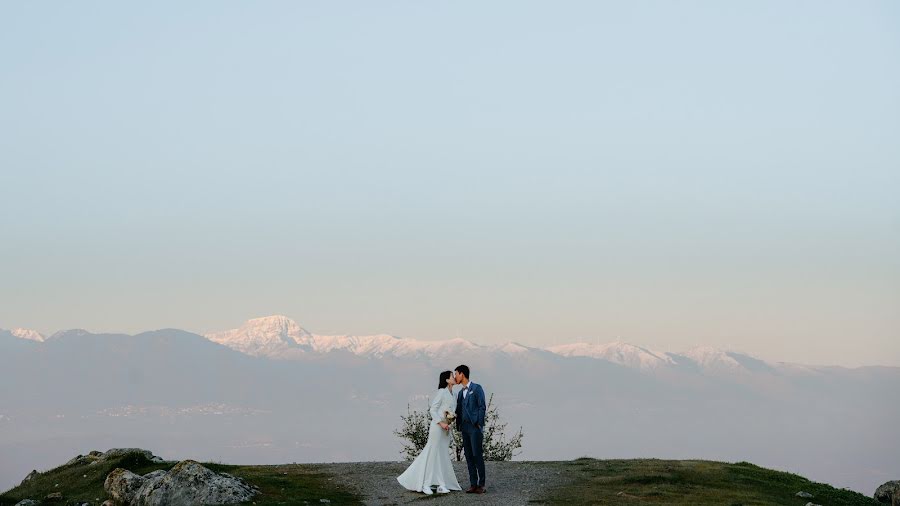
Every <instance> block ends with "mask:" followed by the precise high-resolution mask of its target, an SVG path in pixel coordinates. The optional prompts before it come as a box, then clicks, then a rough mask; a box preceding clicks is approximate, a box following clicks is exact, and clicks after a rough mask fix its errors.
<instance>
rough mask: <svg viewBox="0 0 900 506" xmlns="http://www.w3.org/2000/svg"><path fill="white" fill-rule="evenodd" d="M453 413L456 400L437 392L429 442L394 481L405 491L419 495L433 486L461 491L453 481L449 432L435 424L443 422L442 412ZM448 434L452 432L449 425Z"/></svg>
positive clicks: (457, 483)
mask: <svg viewBox="0 0 900 506" xmlns="http://www.w3.org/2000/svg"><path fill="white" fill-rule="evenodd" d="M445 411H449V412H451V413H456V397H455V396H454V395H453V394H452V393H450V390H449V389H447V388H439V389H438V391H437V394H435V396H434V399H433V400H432V401H431V408H430V409H429V412H430V414H431V424H430V425H429V428H428V442H427V443H425V448H423V449H422V453H420V454H419V456H418V457H416V459H415V460H413V463H412V464H410V465H409V467H408V468H406V471H404V472H403V474H401V475H400V476H398V477H397V481H399V482H400V484H401V485H403V487H404V488H407V489H409V490H414V491H416V492H421V491H422V489H424V488H426V487H427V488H431V487H432V486H435V485H436V486H439V487H444V488H446V489H448V490H462V488H461V487H460V486H459V482H458V481H456V473H454V472H453V464H451V463H450V437H451V436H450V432H448V431H446V430H444V429H442V428H441V426H440V425H438V422H440V421H441V420H443V419H444V412H445ZM450 430H453V427H452V425H451V427H450Z"/></svg>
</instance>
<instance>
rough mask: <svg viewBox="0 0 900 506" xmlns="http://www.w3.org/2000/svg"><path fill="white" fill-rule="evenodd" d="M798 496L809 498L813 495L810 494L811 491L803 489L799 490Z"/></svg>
mask: <svg viewBox="0 0 900 506" xmlns="http://www.w3.org/2000/svg"><path fill="white" fill-rule="evenodd" d="M796 496H797V497H802V498H804V499H809V498H810V497H812V496H813V495H812V494H810V493H809V492H804V491H802V490H801V491H799V492H797V494H796Z"/></svg>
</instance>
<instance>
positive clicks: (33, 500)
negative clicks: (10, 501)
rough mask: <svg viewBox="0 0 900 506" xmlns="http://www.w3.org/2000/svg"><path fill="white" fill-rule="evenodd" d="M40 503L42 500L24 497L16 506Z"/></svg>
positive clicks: (34, 505) (29, 505) (35, 505)
mask: <svg viewBox="0 0 900 506" xmlns="http://www.w3.org/2000/svg"><path fill="white" fill-rule="evenodd" d="M39 504H41V501H37V500H35V499H22V500H21V501H19V502H17V503H16V506H38V505H39Z"/></svg>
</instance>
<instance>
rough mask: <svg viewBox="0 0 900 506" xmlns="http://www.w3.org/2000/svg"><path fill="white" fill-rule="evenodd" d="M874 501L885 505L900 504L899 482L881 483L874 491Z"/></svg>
mask: <svg viewBox="0 0 900 506" xmlns="http://www.w3.org/2000/svg"><path fill="white" fill-rule="evenodd" d="M875 500H876V501H878V502H883V503H885V504H900V480H893V481H889V482H886V483H882V484H881V485H879V486H878V488H877V489H875Z"/></svg>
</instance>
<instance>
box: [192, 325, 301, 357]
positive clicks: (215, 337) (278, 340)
mask: <svg viewBox="0 0 900 506" xmlns="http://www.w3.org/2000/svg"><path fill="white" fill-rule="evenodd" d="M205 337H206V338H207V339H209V340H210V341H213V342H216V343H219V344H222V345H225V346H228V347H229V348H232V349H235V350H237V351H240V352H242V353H247V354H249V355H256V356H260V355H266V356H271V355H273V354H278V353H282V352H284V351H285V350H288V349H291V348H300V349H308V348H309V347H310V338H311V337H312V335H311V334H310V333H309V332H307V331H306V329H304V328H303V327H301V326H300V325H297V322H295V321H294V320H291V319H290V318H288V317H286V316H282V315H273V316H266V317H263V318H254V319H252V320H247V321H246V322H244V324H243V325H241V326H240V327H239V328H236V329H231V330H225V331H221V332H210V333H208V334H206V336H205Z"/></svg>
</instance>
